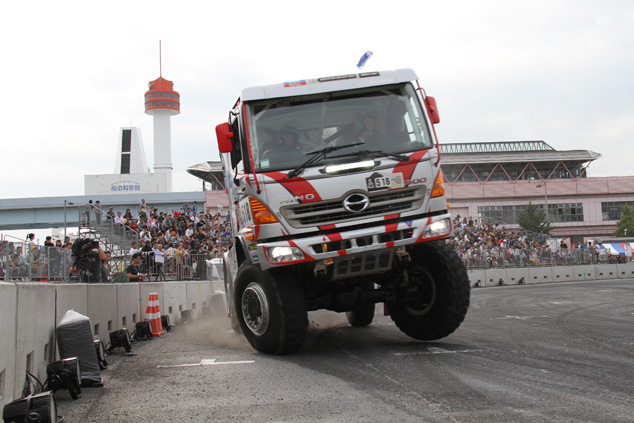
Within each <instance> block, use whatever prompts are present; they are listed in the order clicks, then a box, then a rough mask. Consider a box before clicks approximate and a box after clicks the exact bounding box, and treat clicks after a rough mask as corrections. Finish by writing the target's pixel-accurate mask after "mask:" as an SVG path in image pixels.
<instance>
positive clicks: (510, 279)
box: [504, 267, 530, 285]
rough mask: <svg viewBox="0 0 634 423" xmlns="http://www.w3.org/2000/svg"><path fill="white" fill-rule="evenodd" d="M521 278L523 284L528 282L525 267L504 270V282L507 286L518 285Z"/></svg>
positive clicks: (528, 278) (528, 276) (527, 273)
mask: <svg viewBox="0 0 634 423" xmlns="http://www.w3.org/2000/svg"><path fill="white" fill-rule="evenodd" d="M522 278H524V283H529V282H530V274H529V272H528V270H527V268H526V267H509V268H507V269H506V279H505V280H504V281H505V283H506V284H507V285H518V284H519V282H520V279H522Z"/></svg>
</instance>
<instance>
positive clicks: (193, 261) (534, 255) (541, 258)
mask: <svg viewBox="0 0 634 423" xmlns="http://www.w3.org/2000/svg"><path fill="white" fill-rule="evenodd" d="M107 225H110V223H107ZM112 230H113V231H115V232H116V231H117V230H118V229H117V228H114V227H113V228H112ZM122 231H123V238H126V237H127V236H128V235H127V234H126V231H125V229H122ZM130 236H131V237H132V235H130ZM130 239H134V238H130ZM103 242H105V243H108V242H110V243H111V244H110V245H114V244H112V241H103ZM121 242H123V244H122V245H126V243H125V241H121ZM102 248H103V247H102ZM118 251H119V253H118V254H114V253H113V254H112V256H113V259H112V262H111V263H109V269H110V272H111V274H112V277H111V280H110V282H127V280H128V279H127V277H126V276H125V274H126V269H127V267H128V266H129V264H130V261H131V257H130V255H129V254H128V253H127V252H121V251H122V250H121V248H119V250H118ZM458 255H459V257H460V258H461V259H462V261H463V263H464V264H465V266H466V267H467V269H490V268H517V267H527V266H569V265H570V266H572V265H582V264H611V263H626V262H630V261H631V256H624V255H621V256H614V255H610V254H608V251H607V250H606V249H604V248H598V249H593V248H575V249H560V250H557V251H552V250H551V249H550V248H542V249H530V248H497V247H495V248H490V249H476V248H473V249H470V250H466V251H460V250H459V251H458ZM212 259H214V260H215V261H217V257H215V256H214V255H213V254H212V253H189V252H187V253H184V254H175V255H171V256H170V255H166V256H164V259H163V262H162V263H161V262H160V259H159V260H157V259H156V258H155V257H154V254H153V253H152V252H147V253H143V256H142V261H141V273H143V274H147V275H149V276H148V278H147V280H146V281H148V280H156V281H169V280H209V279H210V278H211V277H212V273H211V272H212V271H213V269H212V267H210V265H211V262H212ZM73 264H74V258H73V257H72V254H71V248H70V246H68V247H66V248H58V247H43V246H38V245H33V244H29V243H27V242H23V241H22V242H10V241H8V240H2V241H0V280H4V281H70V282H73V281H75V282H77V281H78V277H77V275H75V274H73V275H71V274H70V268H71V267H72V266H73ZM208 267H209V268H208ZM216 272H217V273H218V272H220V273H221V269H220V270H218V269H216Z"/></svg>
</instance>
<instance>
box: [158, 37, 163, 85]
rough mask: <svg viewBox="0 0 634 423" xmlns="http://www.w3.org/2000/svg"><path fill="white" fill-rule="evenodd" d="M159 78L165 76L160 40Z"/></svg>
mask: <svg viewBox="0 0 634 423" xmlns="http://www.w3.org/2000/svg"><path fill="white" fill-rule="evenodd" d="M159 76H160V77H162V76H163V59H162V58H161V40H159Z"/></svg>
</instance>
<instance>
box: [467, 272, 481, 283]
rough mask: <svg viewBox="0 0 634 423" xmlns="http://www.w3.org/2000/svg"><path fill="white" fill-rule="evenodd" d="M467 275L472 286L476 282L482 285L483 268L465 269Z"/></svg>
mask: <svg viewBox="0 0 634 423" xmlns="http://www.w3.org/2000/svg"><path fill="white" fill-rule="evenodd" d="M467 275H468V276H469V281H470V282H471V286H474V285H475V284H476V283H480V286H484V282H485V280H484V277H485V275H484V270H467Z"/></svg>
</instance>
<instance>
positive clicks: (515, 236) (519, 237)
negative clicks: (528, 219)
mask: <svg viewBox="0 0 634 423" xmlns="http://www.w3.org/2000/svg"><path fill="white" fill-rule="evenodd" d="M453 225H454V234H455V237H454V238H453V239H450V240H448V241H447V243H448V244H449V245H451V246H452V247H453V248H454V249H455V250H456V252H457V253H458V255H459V256H460V258H461V259H462V261H463V262H464V264H465V266H467V268H490V267H516V266H553V265H566V264H586V263H597V262H599V258H600V254H601V253H602V251H601V250H599V246H598V244H597V243H596V241H594V242H589V243H588V244H587V245H586V244H578V245H575V244H572V246H568V244H567V243H566V242H565V241H564V240H553V239H550V238H549V237H548V236H547V235H545V234H544V233H543V232H541V233H539V234H528V233H527V232H526V231H521V232H520V231H514V230H511V229H508V228H506V227H504V226H500V224H498V223H495V224H494V223H482V222H478V220H477V219H473V218H472V217H469V218H466V217H462V218H461V217H460V216H456V218H455V219H454V221H453ZM604 257H606V260H607V259H608V258H607V256H604Z"/></svg>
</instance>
